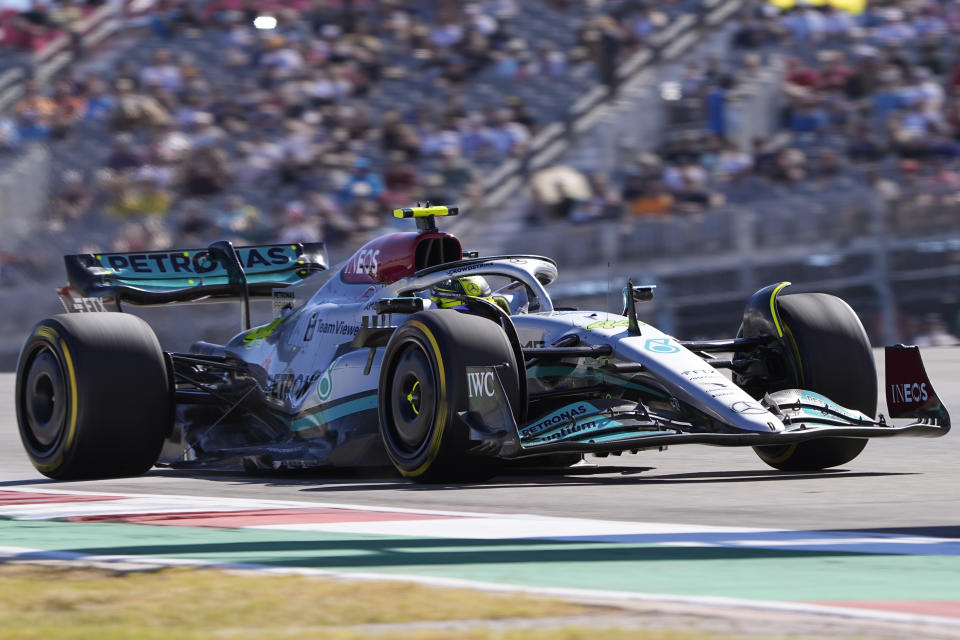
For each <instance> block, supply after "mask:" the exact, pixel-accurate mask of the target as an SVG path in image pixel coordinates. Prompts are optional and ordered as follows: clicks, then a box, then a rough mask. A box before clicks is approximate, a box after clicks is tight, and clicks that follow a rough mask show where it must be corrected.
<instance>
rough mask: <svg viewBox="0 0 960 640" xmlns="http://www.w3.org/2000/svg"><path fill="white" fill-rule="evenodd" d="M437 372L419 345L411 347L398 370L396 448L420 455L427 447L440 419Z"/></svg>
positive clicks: (393, 412) (393, 404)
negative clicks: (435, 374)
mask: <svg viewBox="0 0 960 640" xmlns="http://www.w3.org/2000/svg"><path fill="white" fill-rule="evenodd" d="M434 388H435V385H434V375H433V368H432V367H431V365H430V361H429V359H428V358H427V356H426V354H425V353H424V352H423V350H422V349H420V348H419V346H418V345H410V346H409V347H407V348H406V349H405V350H404V351H403V353H402V354H401V355H400V357H399V358H398V359H397V364H396V367H395V369H394V376H393V388H392V389H391V392H390V417H391V418H392V427H393V428H392V431H393V432H394V433H395V435H396V444H397V445H398V446H399V447H400V448H401V449H402V450H403V451H404V452H406V453H416V452H417V451H419V450H420V449H421V448H422V447H424V446H425V445H426V444H427V441H428V440H429V438H430V433H431V431H432V429H433V424H434V417H435V415H436V394H435V393H434Z"/></svg>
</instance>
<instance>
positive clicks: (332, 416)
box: [290, 393, 377, 431]
mask: <svg viewBox="0 0 960 640" xmlns="http://www.w3.org/2000/svg"><path fill="white" fill-rule="evenodd" d="M376 408H377V394H376V393H371V394H370V395H368V396H363V397H362V398H357V399H356V400H350V401H349V402H343V403H341V404H338V405H336V406H335V407H330V408H329V409H321V410H320V411H317V412H316V413H311V414H310V415H306V416H301V417H299V418H294V419H293V420H292V421H291V422H290V429H291V430H293V431H303V430H304V429H311V428H313V427H319V426H322V425H324V424H328V423H330V422H333V421H334V420H337V419H338V418H342V417H344V416H348V415H350V414H353V413H360V412H361V411H369V410H371V409H376Z"/></svg>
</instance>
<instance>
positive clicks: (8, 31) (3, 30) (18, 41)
mask: <svg viewBox="0 0 960 640" xmlns="http://www.w3.org/2000/svg"><path fill="white" fill-rule="evenodd" d="M105 1H106V0H59V1H53V0H50V1H45V0H4V1H3V2H0V45H2V46H4V47H8V48H9V49H13V50H19V51H27V52H36V51H40V50H41V49H43V48H44V47H45V46H47V45H48V44H50V43H51V42H52V41H53V40H54V39H56V38H58V37H60V36H62V35H70V34H71V33H72V32H73V31H74V27H75V26H76V24H77V23H78V22H80V21H81V20H83V18H84V17H86V16H88V15H89V14H90V12H91V11H93V10H94V9H96V8H97V7H99V6H101V5H103V4H104V3H105Z"/></svg>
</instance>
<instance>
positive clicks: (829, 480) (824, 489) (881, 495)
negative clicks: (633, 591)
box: [0, 348, 960, 537]
mask: <svg viewBox="0 0 960 640" xmlns="http://www.w3.org/2000/svg"><path fill="white" fill-rule="evenodd" d="M923 356H924V359H925V362H926V365H927V370H928V373H929V375H930V378H931V380H932V382H933V385H934V386H935V388H936V389H937V391H938V393H939V394H940V396H941V397H942V398H943V399H944V400H945V403H946V405H947V407H948V409H949V410H950V411H951V413H952V414H953V416H954V418H955V419H957V418H958V417H960V349H944V348H940V349H925V350H924V351H923ZM882 364H883V363H882V361H881V362H879V369H880V372H881V383H882V379H883V377H882V370H883V367H882ZM13 385H14V376H13V374H0V488H3V487H10V488H15V487H16V488H30V487H36V488H41V487H45V488H59V489H70V490H80V491H86V490H92V491H102V492H122V493H126V494H137V493H149V494H170V495H194V496H209V497H231V498H257V499H275V500H297V501H317V502H324V503H342V504H353V505H371V506H382V505H389V506H391V507H408V508H420V509H439V510H461V511H482V512H487V513H527V514H536V515H548V516H573V517H580V518H598V519H606V520H631V521H647V522H650V521H653V522H670V523H687V524H708V525H730V526H741V527H760V528H790V529H832V530H840V529H845V530H865V529H897V530H898V531H900V530H902V531H904V532H910V533H918V534H922V533H923V532H924V530H927V531H934V530H935V531H936V532H937V535H950V536H952V537H960V435H958V434H956V433H952V434H950V435H948V436H946V437H944V438H937V439H920V438H899V439H898V438H891V439H885V440H878V441H874V442H871V443H870V444H869V445H868V446H867V448H866V450H865V451H864V453H863V454H861V456H860V457H859V458H857V459H856V460H854V461H853V462H851V463H850V464H849V465H847V466H846V467H844V468H842V469H840V470H830V471H826V472H821V473H796V474H790V473H783V472H778V471H774V470H772V469H769V468H767V467H766V466H765V465H764V464H763V463H762V462H761V461H760V460H759V459H758V458H756V456H755V455H754V454H753V452H752V451H751V450H750V449H741V448H735V449H733V448H732V449H721V448H714V447H704V446H693V445H691V446H686V447H672V448H671V449H669V450H668V451H665V452H643V453H640V454H638V455H628V456H622V457H609V458H605V459H592V460H590V461H589V462H590V465H589V466H583V467H580V468H577V469H574V470H571V471H568V472H565V473H559V472H549V473H545V472H542V471H523V472H513V473H509V474H506V475H503V476H501V477H498V478H495V479H494V480H492V481H490V482H486V483H483V484H472V485H457V486H418V485H415V484H411V483H409V482H407V481H405V480H402V479H401V478H399V477H397V476H394V475H392V474H390V473H388V472H385V471H380V472H372V473H370V472H365V473H358V472H343V471H340V472H329V471H325V472H311V473H297V474H284V475H261V476H254V475H237V474H227V473H209V472H207V473H199V472H195V471H192V472H187V471H174V470H169V469H154V470H153V471H151V472H150V473H148V474H146V475H145V476H142V477H138V478H130V479H118V480H104V481H97V482H70V483H52V482H50V481H48V480H46V479H45V478H43V477H42V476H41V475H40V474H39V473H38V472H37V471H35V470H34V469H33V467H32V466H31V465H30V464H29V462H28V461H27V458H26V456H25V455H24V453H23V450H22V448H21V445H20V441H19V436H18V435H17V430H16V422H15V415H14V406H13ZM881 389H882V386H881ZM882 397H883V394H882V393H881V398H882ZM104 401H105V402H109V399H107V398H105V399H104ZM882 410H884V411H885V407H883V408H882ZM934 528H935V529H934Z"/></svg>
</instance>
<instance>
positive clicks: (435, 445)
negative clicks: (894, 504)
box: [403, 320, 447, 478]
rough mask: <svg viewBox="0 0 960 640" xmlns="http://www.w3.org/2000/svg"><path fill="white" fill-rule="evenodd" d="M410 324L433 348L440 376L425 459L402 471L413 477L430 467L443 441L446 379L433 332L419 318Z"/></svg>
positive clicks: (445, 419) (445, 421) (445, 413)
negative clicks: (431, 431)
mask: <svg viewBox="0 0 960 640" xmlns="http://www.w3.org/2000/svg"><path fill="white" fill-rule="evenodd" d="M410 326H412V327H416V328H417V329H419V330H420V331H421V332H422V333H423V335H424V336H425V337H426V338H427V341H428V342H429V343H430V347H431V348H432V349H433V355H434V357H435V358H436V361H437V372H438V374H439V377H440V396H439V399H438V402H437V408H438V411H437V412H436V413H435V414H434V415H435V416H436V417H435V420H436V424H435V425H434V428H433V436H432V437H431V438H430V446H429V450H428V453H427V459H426V460H424V461H423V464H421V465H420V466H419V467H417V468H416V469H412V470H410V471H403V474H404V475H405V476H408V477H411V478H415V477H417V476H419V475H422V474H423V473H424V472H426V471H427V469H429V468H430V465H432V464H433V461H434V460H436V458H437V454H439V453H440V445H441V443H442V442H443V430H444V428H445V427H446V425H447V410H446V406H447V379H446V375H445V374H444V369H443V356H442V355H441V354H440V346H439V345H438V344H437V339H436V338H435V337H434V335H433V332H432V331H431V330H430V328H429V327H427V325H425V324H424V323H422V322H420V321H419V320H414V321H413V322H411V323H410Z"/></svg>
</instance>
